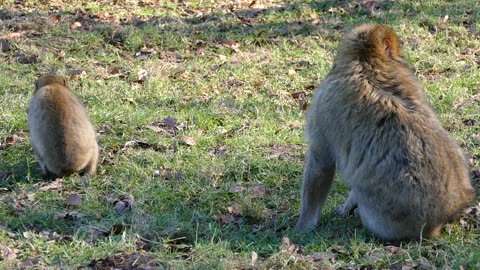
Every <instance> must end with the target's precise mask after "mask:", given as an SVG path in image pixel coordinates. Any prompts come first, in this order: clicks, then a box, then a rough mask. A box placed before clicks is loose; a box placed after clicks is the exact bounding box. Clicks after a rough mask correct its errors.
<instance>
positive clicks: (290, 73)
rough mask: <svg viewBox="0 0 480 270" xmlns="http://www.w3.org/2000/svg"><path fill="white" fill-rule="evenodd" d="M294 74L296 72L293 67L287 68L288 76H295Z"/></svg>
mask: <svg viewBox="0 0 480 270" xmlns="http://www.w3.org/2000/svg"><path fill="white" fill-rule="evenodd" d="M296 74H297V72H296V71H295V70H294V69H293V68H290V69H289V70H288V76H295V75H296Z"/></svg>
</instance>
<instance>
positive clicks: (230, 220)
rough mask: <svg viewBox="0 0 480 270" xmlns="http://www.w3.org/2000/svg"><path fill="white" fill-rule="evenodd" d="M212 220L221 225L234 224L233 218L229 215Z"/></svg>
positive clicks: (215, 217)
mask: <svg viewBox="0 0 480 270" xmlns="http://www.w3.org/2000/svg"><path fill="white" fill-rule="evenodd" d="M213 220H215V221H217V222H219V223H221V224H230V223H233V222H235V217H234V216H232V215H230V214H228V215H227V214H222V215H219V216H213Z"/></svg>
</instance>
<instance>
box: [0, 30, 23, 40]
mask: <svg viewBox="0 0 480 270" xmlns="http://www.w3.org/2000/svg"><path fill="white" fill-rule="evenodd" d="M26 32H27V31H21V32H13V33H9V34H5V35H3V36H0V39H15V38H20V37H22V36H23V35H24V34H25V33H26Z"/></svg>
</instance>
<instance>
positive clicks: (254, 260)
mask: <svg viewBox="0 0 480 270" xmlns="http://www.w3.org/2000/svg"><path fill="white" fill-rule="evenodd" d="M250 258H251V264H252V266H255V264H256V263H257V260H258V254H257V253H256V252H255V251H252V252H251V253H250Z"/></svg>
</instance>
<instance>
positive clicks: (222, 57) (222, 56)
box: [218, 54, 227, 61]
mask: <svg viewBox="0 0 480 270" xmlns="http://www.w3.org/2000/svg"><path fill="white" fill-rule="evenodd" d="M218 58H220V60H222V61H227V57H226V56H225V55H223V54H219V55H218Z"/></svg>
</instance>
